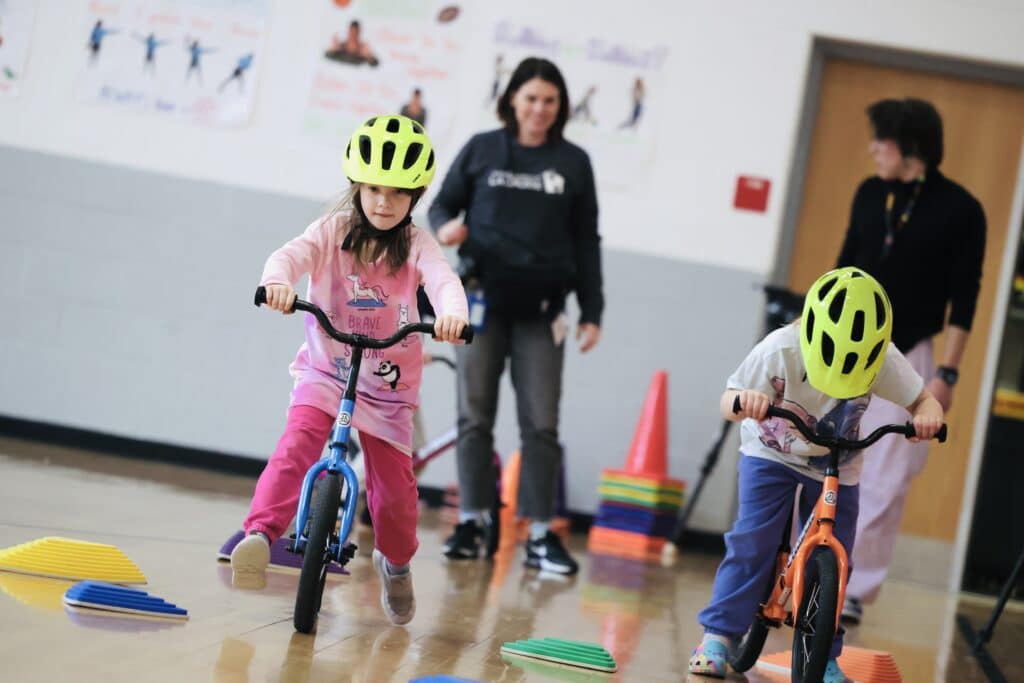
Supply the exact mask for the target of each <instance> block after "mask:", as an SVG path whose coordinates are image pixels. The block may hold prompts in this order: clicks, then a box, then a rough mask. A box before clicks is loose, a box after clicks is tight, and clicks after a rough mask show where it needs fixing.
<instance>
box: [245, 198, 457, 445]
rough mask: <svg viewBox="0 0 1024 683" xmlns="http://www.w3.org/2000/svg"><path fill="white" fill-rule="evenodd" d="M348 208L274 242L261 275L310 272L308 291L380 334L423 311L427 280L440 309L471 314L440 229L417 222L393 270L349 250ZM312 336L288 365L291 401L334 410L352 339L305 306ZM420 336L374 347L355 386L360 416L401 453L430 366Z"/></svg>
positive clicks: (359, 425) (292, 279)
mask: <svg viewBox="0 0 1024 683" xmlns="http://www.w3.org/2000/svg"><path fill="white" fill-rule="evenodd" d="M348 220H349V219H348V215H347V214H342V213H337V214H334V215H331V216H326V217H324V218H320V219H318V220H316V221H315V222H313V223H312V224H311V225H310V226H309V227H308V228H306V230H305V232H303V233H302V234H301V235H299V236H298V237H296V238H295V239H293V240H291V241H290V242H288V243H287V244H285V245H284V246H283V247H281V248H280V249H278V250H277V251H275V252H274V253H273V254H271V255H270V258H268V259H267V263H266V265H265V266H264V268H263V277H262V279H261V280H260V282H261V284H263V285H274V284H287V285H290V286H292V287H294V286H295V283H296V282H298V280H299V278H300V277H302V275H303V274H305V273H309V291H308V294H307V296H306V298H307V299H308V300H309V301H311V302H312V303H314V304H316V305H317V306H319V307H320V308H322V309H323V310H324V312H326V314H327V316H328V318H330V320H331V323H332V324H333V325H334V326H335V327H336V328H337V329H339V330H341V331H342V332H351V333H358V334H363V335H366V336H368V337H373V338H377V339H382V338H384V337H389V336H391V335H392V334H394V333H395V331H396V330H397V329H398V328H399V327H401V326H402V325H406V324H409V323H414V322H418V321H419V313H418V311H417V308H416V288H417V287H418V286H419V285H420V284H423V286H424V289H425V290H426V292H427V297H428V298H429V299H430V303H431V305H433V306H434V309H435V311H437V314H438V316H441V315H453V316H458V317H461V318H464V319H465V318H467V317H468V315H469V313H468V310H467V305H466V293H465V291H464V290H463V288H462V283H461V282H460V281H459V278H458V276H457V275H456V274H455V273H454V272H453V271H452V268H451V266H450V265H449V264H448V261H447V260H446V259H445V257H444V254H443V253H442V252H441V247H440V246H439V245H438V243H437V241H436V240H435V239H434V236H433V235H432V234H430V233H429V232H428V231H426V230H422V229H420V228H418V227H416V226H415V225H413V226H410V228H409V230H410V231H411V235H410V237H411V239H410V242H411V248H410V250H409V258H408V260H407V261H406V262H405V264H404V265H403V266H402V267H401V268H399V269H398V271H396V272H395V273H394V274H389V272H388V267H387V264H385V263H383V262H378V263H376V264H373V265H369V266H365V267H364V268H362V269H359V268H357V267H356V264H355V263H354V259H353V257H352V252H351V251H343V250H342V248H341V245H342V241H343V240H344V237H345V234H346V233H347V231H348ZM305 322H306V342H305V343H304V344H303V345H302V346H301V347H300V348H299V351H298V353H297V354H296V356H295V360H294V362H292V364H291V365H290V366H289V371H290V373H291V375H292V377H294V378H295V385H294V387H293V389H292V396H291V404H290V405H293V406H294V405H308V406H313V407H316V408H319V409H320V410H323V411H324V412H327V413H330V414H332V415H333V414H335V413H337V412H338V406H339V404H340V402H341V395H342V393H343V392H344V390H345V383H346V382H347V381H348V373H349V369H350V368H351V366H352V360H351V359H352V349H351V348H350V347H349V346H347V345H345V344H341V343H339V342H337V341H335V340H333V339H331V338H330V337H328V336H327V335H326V333H324V332H323V331H322V330H321V329H320V326H319V324H318V323H317V322H316V319H315V318H313V316H311V315H307V316H306V321H305ZM422 348H423V340H422V336H421V335H419V334H412V335H409V336H408V337H406V338H405V339H404V340H403V341H402V342H400V343H398V344H396V345H395V346H392V347H390V348H387V349H367V350H366V351H365V352H364V355H363V361H362V366H361V368H360V371H359V383H358V385H357V386H356V407H355V413H354V415H353V425H354V426H355V428H356V429H358V430H360V431H365V432H367V433H369V434H373V435H374V436H377V437H379V438H381V439H384V440H386V441H388V442H390V443H392V444H394V446H395V447H396V448H398V449H400V450H401V451H402V452H404V453H411V451H412V412H413V409H414V408H415V406H416V405H417V403H418V397H419V388H420V376H421V374H422V372H423V351H422Z"/></svg>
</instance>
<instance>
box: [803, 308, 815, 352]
mask: <svg viewBox="0 0 1024 683" xmlns="http://www.w3.org/2000/svg"><path fill="white" fill-rule="evenodd" d="M804 330H805V331H806V333H807V334H806V336H807V343H808V344H812V343H814V311H813V310H811V311H807V325H806V327H805V328H804Z"/></svg>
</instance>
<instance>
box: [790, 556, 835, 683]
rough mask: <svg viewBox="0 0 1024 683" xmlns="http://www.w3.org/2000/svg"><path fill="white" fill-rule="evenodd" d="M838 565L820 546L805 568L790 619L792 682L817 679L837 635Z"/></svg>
mask: <svg viewBox="0 0 1024 683" xmlns="http://www.w3.org/2000/svg"><path fill="white" fill-rule="evenodd" d="M838 602H839V568H838V563H837V561H836V556H835V553H833V552H832V550H831V549H830V548H820V549H818V550H816V551H815V552H814V554H813V555H812V556H811V560H810V562H808V563H807V566H806V567H805V568H804V590H803V596H802V597H801V599H800V609H799V610H798V611H797V613H796V618H795V619H794V622H793V674H792V675H793V681H794V682H795V683H805V682H806V683H812V682H814V681H820V680H821V678H822V676H824V674H825V666H826V665H827V664H828V654H829V650H831V649H832V640H833V639H834V638H835V635H836V609H837V607H838Z"/></svg>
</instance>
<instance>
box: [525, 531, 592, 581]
mask: <svg viewBox="0 0 1024 683" xmlns="http://www.w3.org/2000/svg"><path fill="white" fill-rule="evenodd" d="M523 564H525V565H526V566H527V567H532V568H533V569H540V570H541V571H545V572H554V573H556V574H575V573H576V572H578V571H579V570H580V566H579V565H578V564H576V560H574V559H572V555H570V554H569V551H568V550H566V549H565V546H564V545H562V539H560V538H559V537H558V536H556V535H555V534H554V532H551V531H549V532H547V533H546V534H545V535H544V537H543V538H539V539H537V540H533V539H530V540H528V541H527V542H526V561H525V562H524V563H523Z"/></svg>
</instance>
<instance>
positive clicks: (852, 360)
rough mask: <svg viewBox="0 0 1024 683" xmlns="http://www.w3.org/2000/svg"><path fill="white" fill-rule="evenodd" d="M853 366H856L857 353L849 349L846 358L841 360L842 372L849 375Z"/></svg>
mask: <svg viewBox="0 0 1024 683" xmlns="http://www.w3.org/2000/svg"><path fill="white" fill-rule="evenodd" d="M855 367H857V354H856V353H854V352H852V351H851V352H850V353H848V354H846V360H844V361H843V374H844V375H849V374H850V372H851V371H852V370H853V369H854V368H855Z"/></svg>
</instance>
